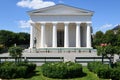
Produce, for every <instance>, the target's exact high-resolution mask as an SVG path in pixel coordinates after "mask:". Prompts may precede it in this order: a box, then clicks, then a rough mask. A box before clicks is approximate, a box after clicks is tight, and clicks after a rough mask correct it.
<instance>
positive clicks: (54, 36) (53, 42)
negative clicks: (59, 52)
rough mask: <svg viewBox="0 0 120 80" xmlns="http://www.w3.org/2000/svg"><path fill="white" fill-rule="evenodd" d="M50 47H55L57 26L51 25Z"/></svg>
mask: <svg viewBox="0 0 120 80" xmlns="http://www.w3.org/2000/svg"><path fill="white" fill-rule="evenodd" d="M52 36H53V37H52V47H57V26H56V23H53V34H52Z"/></svg>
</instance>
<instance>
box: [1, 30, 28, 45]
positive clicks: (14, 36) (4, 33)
mask: <svg viewBox="0 0 120 80" xmlns="http://www.w3.org/2000/svg"><path fill="white" fill-rule="evenodd" d="M29 42H30V34H28V33H24V32H20V33H15V32H12V31H8V30H0V44H1V45H4V46H5V47H10V46H12V45H14V44H17V45H23V44H29Z"/></svg>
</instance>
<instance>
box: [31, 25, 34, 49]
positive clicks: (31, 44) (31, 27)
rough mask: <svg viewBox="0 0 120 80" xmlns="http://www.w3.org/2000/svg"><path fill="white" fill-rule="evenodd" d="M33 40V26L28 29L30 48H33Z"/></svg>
mask: <svg viewBox="0 0 120 80" xmlns="http://www.w3.org/2000/svg"><path fill="white" fill-rule="evenodd" d="M33 39H34V26H33V25H32V26H31V27H30V48H33Z"/></svg>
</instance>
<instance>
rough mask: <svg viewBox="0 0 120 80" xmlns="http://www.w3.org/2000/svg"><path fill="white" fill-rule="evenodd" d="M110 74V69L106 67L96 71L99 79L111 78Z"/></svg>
mask: <svg viewBox="0 0 120 80" xmlns="http://www.w3.org/2000/svg"><path fill="white" fill-rule="evenodd" d="M110 74H111V69H109V68H107V67H101V68H100V69H98V71H97V75H98V76H99V78H104V79H110V78H111V76H110Z"/></svg>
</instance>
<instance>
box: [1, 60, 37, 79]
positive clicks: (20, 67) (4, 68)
mask: <svg viewBox="0 0 120 80" xmlns="http://www.w3.org/2000/svg"><path fill="white" fill-rule="evenodd" d="M0 66H1V67H0V78H3V79H13V78H24V77H27V75H29V74H30V73H32V72H33V71H34V70H35V67H36V65H35V64H29V63H24V62H21V63H17V64H16V63H13V62H4V63H1V64H0ZM26 74H27V75H26Z"/></svg>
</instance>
